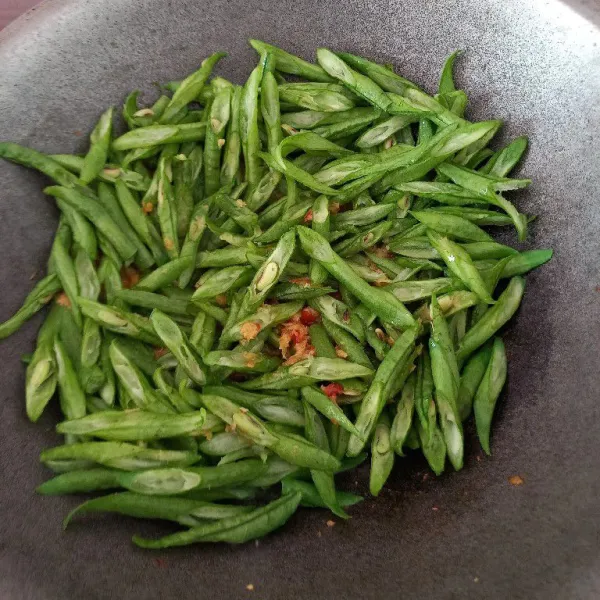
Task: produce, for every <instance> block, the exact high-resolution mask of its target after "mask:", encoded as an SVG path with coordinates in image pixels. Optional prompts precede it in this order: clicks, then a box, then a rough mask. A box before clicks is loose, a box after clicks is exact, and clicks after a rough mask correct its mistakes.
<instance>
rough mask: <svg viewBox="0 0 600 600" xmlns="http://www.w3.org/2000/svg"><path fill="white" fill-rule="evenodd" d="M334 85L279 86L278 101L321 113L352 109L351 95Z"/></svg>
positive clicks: (288, 84) (293, 84)
mask: <svg viewBox="0 0 600 600" xmlns="http://www.w3.org/2000/svg"><path fill="white" fill-rule="evenodd" d="M344 92H345V90H344V88H343V86H341V85H337V84H335V83H286V84H284V85H280V86H279V100H280V101H281V102H289V103H291V104H294V105H296V106H301V107H302V108H307V109H309V110H316V111H321V112H339V111H345V110H349V109H351V108H354V106H355V105H356V103H355V102H354V100H353V99H352V95H348V94H346V93H344Z"/></svg>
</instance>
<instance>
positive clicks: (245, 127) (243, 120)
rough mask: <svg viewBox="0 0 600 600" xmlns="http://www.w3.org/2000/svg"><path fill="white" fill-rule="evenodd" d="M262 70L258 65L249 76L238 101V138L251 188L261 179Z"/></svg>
mask: <svg viewBox="0 0 600 600" xmlns="http://www.w3.org/2000/svg"><path fill="white" fill-rule="evenodd" d="M262 73H263V68H262V65H261V64H259V65H258V66H257V67H256V68H255V69H254V70H253V71H252V73H251V74H250V77H248V80H247V81H246V84H245V85H244V87H243V89H242V97H241V100H240V138H241V140H242V152H243V154H244V163H245V169H246V180H247V181H248V184H249V186H250V187H251V188H252V187H253V186H254V185H256V184H257V183H258V181H259V179H260V177H261V173H260V171H261V169H260V161H259V156H258V154H259V152H260V139H259V135H258V112H259V107H258V93H259V86H260V82H261V79H262Z"/></svg>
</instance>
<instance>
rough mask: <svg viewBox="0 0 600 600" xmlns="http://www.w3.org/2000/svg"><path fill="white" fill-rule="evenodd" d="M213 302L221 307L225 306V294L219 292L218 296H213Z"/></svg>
mask: <svg viewBox="0 0 600 600" xmlns="http://www.w3.org/2000/svg"><path fill="white" fill-rule="evenodd" d="M215 302H216V303H217V304H218V305H219V306H220V307H221V308H223V307H224V306H227V296H226V295H225V294H219V295H218V296H215Z"/></svg>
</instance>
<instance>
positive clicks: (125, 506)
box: [63, 492, 254, 529]
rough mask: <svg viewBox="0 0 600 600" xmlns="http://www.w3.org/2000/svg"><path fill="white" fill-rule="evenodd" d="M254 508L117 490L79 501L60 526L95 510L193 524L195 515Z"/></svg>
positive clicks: (201, 516)
mask: <svg viewBox="0 0 600 600" xmlns="http://www.w3.org/2000/svg"><path fill="white" fill-rule="evenodd" d="M253 509H254V507H252V506H235V505H223V504H212V503H210V502H204V501H201V500H193V499H188V498H180V497H173V498H164V497H162V498H156V497H152V496H145V495H142V494H135V493H133V492H120V493H116V494H110V495H107V496H101V497H100V498H94V499H92V500H88V501H87V502H84V503H83V504H80V505H79V506H78V507H76V508H75V509H73V510H72V511H71V512H70V513H69V515H68V516H67V517H66V518H65V520H64V521H63V528H64V529H66V528H67V527H68V525H69V523H70V522H71V521H72V520H73V519H74V518H75V517H78V516H81V515H86V514H89V513H94V512H115V513H119V514H122V515H127V516H131V517H137V518H141V519H165V520H168V521H175V522H177V523H181V524H182V525H188V526H194V525H197V524H198V519H200V520H204V519H207V520H211V521H214V520H218V519H223V518H229V517H233V516H236V515H240V514H245V513H248V512H250V511H252V510H253Z"/></svg>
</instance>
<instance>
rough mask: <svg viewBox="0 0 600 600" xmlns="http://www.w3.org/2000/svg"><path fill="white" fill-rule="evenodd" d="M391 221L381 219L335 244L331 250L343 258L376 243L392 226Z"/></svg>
mask: <svg viewBox="0 0 600 600" xmlns="http://www.w3.org/2000/svg"><path fill="white" fill-rule="evenodd" d="M392 225H393V223H392V222H391V221H381V223H378V224H377V225H375V226H373V227H371V228H368V229H367V230H366V231H365V230H363V231H360V232H359V233H358V234H357V235H355V236H353V237H350V238H347V239H345V240H343V241H342V242H340V243H338V244H336V245H335V246H334V248H333V250H334V251H335V252H336V253H337V254H339V255H340V256H341V257H343V258H347V257H350V256H354V255H355V254H357V253H358V252H361V251H363V250H366V249H367V248H371V247H372V246H374V245H375V244H377V243H378V242H379V241H380V240H381V239H382V238H383V237H385V235H386V234H387V233H388V231H389V230H390V229H391V228H392Z"/></svg>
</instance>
